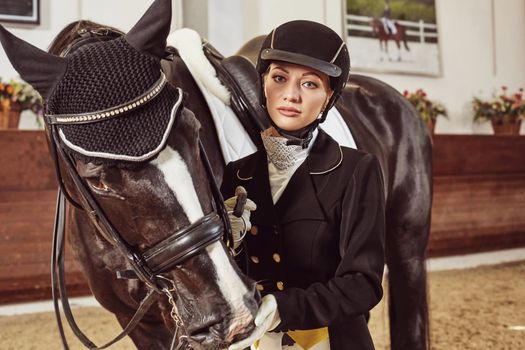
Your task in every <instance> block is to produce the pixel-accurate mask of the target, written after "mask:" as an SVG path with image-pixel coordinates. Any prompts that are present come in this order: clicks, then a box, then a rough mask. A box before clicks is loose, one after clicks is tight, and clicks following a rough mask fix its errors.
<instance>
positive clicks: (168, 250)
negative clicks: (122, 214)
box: [46, 92, 233, 350]
mask: <svg viewBox="0 0 525 350" xmlns="http://www.w3.org/2000/svg"><path fill="white" fill-rule="evenodd" d="M181 93H182V92H181ZM46 121H47V124H48V128H49V132H50V134H51V136H50V140H49V143H50V150H51V154H52V158H53V161H54V164H55V170H56V174H57V179H58V183H59V190H58V196H57V206H56V213H55V224H54V233H53V247H52V259H51V279H52V295H53V304H54V308H55V316H56V319H57V324H58V329H59V332H60V337H61V339H62V343H63V346H64V349H65V350H68V349H69V346H68V343H67V340H66V337H65V334H64V327H63V324H62V319H61V314H60V306H59V302H58V299H60V300H61V304H62V309H63V312H64V315H65V318H66V320H67V322H68V324H69V326H70V328H71V329H72V331H73V333H74V334H75V336H76V337H77V338H78V339H79V340H80V341H81V342H82V343H83V344H84V346H86V347H87V348H89V349H92V350H97V349H105V348H107V347H108V346H110V345H112V344H114V343H116V342H117V341H119V340H120V339H122V338H123V337H125V336H126V335H128V334H129V333H130V332H131V331H132V330H133V329H134V328H135V327H136V326H137V324H138V323H139V322H140V320H141V319H142V317H143V316H144V315H145V314H146V313H147V311H148V310H149V308H150V307H151V306H152V305H153V304H154V303H155V302H156V301H157V295H159V294H160V295H164V296H166V297H167V299H168V302H169V304H170V305H171V307H172V310H171V317H172V319H173V320H174V322H175V325H176V328H175V331H174V335H173V341H172V344H171V349H184V348H186V349H188V348H191V347H190V345H189V343H188V336H187V332H186V329H185V327H184V323H183V321H182V319H181V318H180V316H179V315H178V312H177V307H176V304H175V298H176V291H177V288H176V285H175V283H174V281H172V280H171V279H169V278H167V277H164V276H162V275H161V274H162V273H164V272H167V271H170V270H172V269H173V268H175V267H176V265H178V264H180V263H181V262H183V261H185V260H186V259H188V258H190V257H192V256H194V255H196V254H197V253H199V252H200V251H201V250H202V249H204V248H206V247H207V246H208V245H210V244H212V243H214V242H216V241H218V240H219V239H221V237H222V238H223V240H224V241H225V244H226V246H227V247H228V249H229V250H230V254H231V253H232V249H233V235H232V233H231V227H230V222H229V219H228V214H227V211H226V208H225V207H224V200H223V198H222V195H221V192H220V190H219V186H218V184H217V182H216V181H215V177H214V176H213V171H212V168H211V165H210V162H209V159H208V156H207V154H206V151H205V150H204V147H203V145H202V142H201V141H200V140H199V151H200V155H201V160H202V162H203V165H204V167H205V169H206V173H207V176H208V180H209V183H210V187H211V191H212V196H213V202H212V204H213V211H212V212H211V213H210V214H207V215H205V216H203V217H202V218H201V219H199V220H198V221H196V222H195V223H193V224H191V225H189V226H187V227H184V228H183V229H181V230H179V231H177V232H175V233H173V234H172V235H171V236H169V237H168V238H166V239H164V240H163V241H161V242H159V243H157V244H156V245H155V246H153V247H151V248H149V249H148V250H146V251H145V252H143V253H140V252H137V251H135V249H133V247H131V246H130V245H129V244H128V243H127V242H126V241H125V240H124V239H123V238H122V236H121V235H120V234H119V232H118V231H117V230H116V229H115V228H114V226H113V225H112V224H111V222H110V220H109V219H108V218H107V217H106V215H105V214H104V212H103V210H102V208H101V207H100V206H99V205H98V203H97V202H96V200H95V198H94V197H93V195H92V194H91V192H90V191H89V190H88V189H87V187H86V185H85V184H84V182H83V180H82V179H81V177H80V176H79V174H78V173H77V171H76V168H75V166H74V161H73V159H72V156H71V155H70V154H68V153H66V151H65V150H64V149H63V148H62V147H61V145H60V141H59V136H58V127H57V125H56V124H60V123H59V122H57V121H56V120H53V121H51V120H50V119H49V118H48V119H47V120H46ZM69 124H71V122H69ZM59 157H60V158H62V159H63V161H64V164H65V167H66V171H67V173H68V174H69V175H70V177H71V178H72V180H73V183H74V185H75V187H76V190H77V191H76V192H77V194H78V197H79V199H80V204H79V203H77V202H76V201H75V200H73V198H72V196H71V195H70V194H69V193H68V192H67V190H66V188H65V184H64V181H63V177H62V171H61V169H60V164H59ZM66 200H67V201H69V202H70V203H71V204H72V205H73V206H74V207H76V208H78V209H81V210H84V211H85V212H86V213H87V214H88V216H89V218H90V220H91V222H92V224H93V225H94V226H95V228H96V229H97V231H98V232H99V233H100V234H101V235H102V236H103V237H104V238H105V239H106V240H107V241H108V242H110V243H111V244H112V245H113V246H114V247H115V248H116V249H117V250H118V251H119V252H120V254H121V255H122V256H123V257H124V258H125V259H126V261H127V262H128V263H129V264H130V265H131V267H132V270H124V271H117V272H116V275H117V277H118V278H121V279H139V280H140V281H142V282H143V283H145V285H146V287H147V289H148V292H147V294H146V296H145V297H144V299H143V300H142V301H141V303H140V306H139V307H138V309H137V310H136V312H135V314H134V315H133V317H132V318H131V320H130V321H129V323H128V324H127V325H126V327H124V329H123V331H122V332H121V333H120V334H118V335H117V336H116V337H115V338H114V339H112V340H111V341H109V342H107V343H106V344H104V345H102V346H96V345H95V344H94V343H93V342H92V341H91V340H89V338H88V337H87V336H86V335H85V334H84V333H83V332H82V331H81V330H80V328H79V327H78V325H77V323H76V322H75V319H74V316H73V313H72V312H71V307H70V304H69V299H68V294H67V290H66V283H65V269H64V255H65V251H64V240H65V239H64V236H65V221H66V220H65V219H66V212H65V202H66ZM179 333H180V334H179ZM175 346H177V347H175Z"/></svg>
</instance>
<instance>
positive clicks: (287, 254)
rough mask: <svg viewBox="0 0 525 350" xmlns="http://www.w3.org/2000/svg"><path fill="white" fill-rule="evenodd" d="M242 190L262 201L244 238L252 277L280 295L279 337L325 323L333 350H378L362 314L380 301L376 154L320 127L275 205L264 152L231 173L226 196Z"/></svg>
mask: <svg viewBox="0 0 525 350" xmlns="http://www.w3.org/2000/svg"><path fill="white" fill-rule="evenodd" d="M238 185H241V186H244V187H245V188H246V190H247V192H248V197H249V198H251V199H252V200H253V201H254V202H255V203H256V204H257V210H256V211H254V212H253V213H252V218H251V222H252V225H253V228H252V230H251V232H250V234H248V235H247V237H246V238H245V239H246V243H247V250H248V251H247V253H246V254H247V258H248V261H249V265H248V268H249V271H247V272H248V275H249V276H250V277H252V278H254V279H255V280H256V281H258V288H259V290H261V291H262V294H267V293H272V294H274V295H275V297H276V299H277V304H278V308H279V313H280V316H281V323H280V324H279V326H278V328H277V329H276V330H277V331H287V330H296V329H315V328H320V327H325V326H328V330H329V335H330V347H331V349H332V350H346V349H360V350H363V349H373V348H374V346H373V343H372V339H371V337H370V333H369V331H368V328H367V324H366V320H365V314H366V313H367V312H368V311H369V310H370V309H371V308H372V307H373V306H374V305H376V304H377V303H378V302H379V300H380V299H381V297H382V289H381V279H382V274H383V265H384V231H385V203H384V202H385V195H384V188H383V186H384V184H383V178H382V174H381V169H380V165H379V162H378V160H377V159H376V158H375V156H373V155H372V154H369V153H366V152H363V151H359V150H355V149H350V148H346V147H340V146H339V144H337V142H335V141H334V140H333V139H332V138H331V137H330V136H329V135H327V134H326V133H325V132H323V131H322V130H320V131H319V135H318V137H317V139H316V141H315V144H314V145H313V147H312V149H311V152H310V154H309V156H308V157H307V159H306V160H305V161H304V163H303V164H301V165H300V167H299V168H298V169H297V170H296V172H295V173H294V175H293V176H292V178H291V179H290V182H289V183H288V185H287V187H286V189H285V191H284V192H283V194H282V196H281V198H280V199H279V200H278V202H277V203H276V204H275V206H274V205H273V202H272V197H271V191H270V185H269V178H268V163H267V159H266V153H265V152H264V150H260V151H258V152H256V153H254V154H252V155H249V156H247V157H245V158H243V159H240V160H238V161H235V162H233V163H230V164H229V165H228V166H227V168H226V171H225V175H224V179H223V186H222V192H223V196H224V197H225V198H228V197H231V196H233V194H234V189H235V187H236V186H238ZM240 265H241V266H243V264H242V262H241V263H240Z"/></svg>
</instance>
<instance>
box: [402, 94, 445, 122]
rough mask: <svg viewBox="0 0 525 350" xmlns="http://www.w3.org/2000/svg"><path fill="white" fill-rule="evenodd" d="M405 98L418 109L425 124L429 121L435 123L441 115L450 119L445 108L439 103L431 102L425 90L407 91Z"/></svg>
mask: <svg viewBox="0 0 525 350" xmlns="http://www.w3.org/2000/svg"><path fill="white" fill-rule="evenodd" d="M403 96H405V98H406V99H407V100H408V101H409V102H410V103H411V104H412V105H413V106H414V107H415V108H416V110H417V111H418V113H419V115H420V116H421V119H423V121H424V122H428V121H429V120H432V121H433V122H435V121H436V119H437V117H438V116H440V115H442V116H444V117H445V118H448V114H447V110H446V108H445V106H443V104H441V103H439V102H436V101H432V100H429V99H428V98H427V93H426V92H425V91H424V90H423V89H417V90H416V91H415V92H409V91H407V90H405V91H404V92H403Z"/></svg>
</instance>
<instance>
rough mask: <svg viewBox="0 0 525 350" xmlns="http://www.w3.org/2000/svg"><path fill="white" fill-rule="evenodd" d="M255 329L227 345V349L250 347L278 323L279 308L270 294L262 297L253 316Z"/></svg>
mask: <svg viewBox="0 0 525 350" xmlns="http://www.w3.org/2000/svg"><path fill="white" fill-rule="evenodd" d="M254 322H255V329H254V330H253V332H252V334H250V336H249V337H248V338H245V339H243V340H241V341H239V342H237V343H234V344H232V345H230V346H229V347H228V350H242V349H245V348H248V347H250V345H252V344H253V343H255V341H257V340H258V339H261V338H262V336H263V335H264V333H266V332H269V331H271V330H272V329H274V328H275V327H277V326H278V325H279V323H280V322H281V317H279V310H278V309H277V301H276V300H275V297H274V296H273V295H272V294H268V295H266V296H264V297H263V298H262V303H261V306H259V311H257V316H255V321H254Z"/></svg>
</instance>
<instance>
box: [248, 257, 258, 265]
mask: <svg viewBox="0 0 525 350" xmlns="http://www.w3.org/2000/svg"><path fill="white" fill-rule="evenodd" d="M250 260H251V261H253V263H254V264H258V263H259V258H258V257H256V256H254V255H252V256H250Z"/></svg>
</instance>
